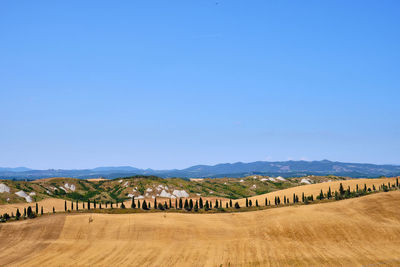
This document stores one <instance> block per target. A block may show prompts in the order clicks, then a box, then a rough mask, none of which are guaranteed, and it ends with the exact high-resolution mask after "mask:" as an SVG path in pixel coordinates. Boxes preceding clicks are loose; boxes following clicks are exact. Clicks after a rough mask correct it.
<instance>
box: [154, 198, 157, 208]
mask: <svg viewBox="0 0 400 267" xmlns="http://www.w3.org/2000/svg"><path fill="white" fill-rule="evenodd" d="M154 209H155V210H156V209H157V198H154Z"/></svg>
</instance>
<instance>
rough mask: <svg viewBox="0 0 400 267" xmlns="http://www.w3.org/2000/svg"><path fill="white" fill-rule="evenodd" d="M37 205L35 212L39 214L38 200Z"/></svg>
mask: <svg viewBox="0 0 400 267" xmlns="http://www.w3.org/2000/svg"><path fill="white" fill-rule="evenodd" d="M35 206H36V209H35V211H36V212H35V213H36V214H39V206H38V203H37V202H36V205H35Z"/></svg>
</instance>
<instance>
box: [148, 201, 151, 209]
mask: <svg viewBox="0 0 400 267" xmlns="http://www.w3.org/2000/svg"><path fill="white" fill-rule="evenodd" d="M147 208H148V209H151V204H150V201H149V203H148V204H147Z"/></svg>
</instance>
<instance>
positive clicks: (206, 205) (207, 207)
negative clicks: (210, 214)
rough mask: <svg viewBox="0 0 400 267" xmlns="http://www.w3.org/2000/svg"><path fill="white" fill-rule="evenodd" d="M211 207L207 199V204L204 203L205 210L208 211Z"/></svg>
mask: <svg viewBox="0 0 400 267" xmlns="http://www.w3.org/2000/svg"><path fill="white" fill-rule="evenodd" d="M209 209H210V207H209V205H208V200H206V204H205V205H204V210H205V211H207V210H209Z"/></svg>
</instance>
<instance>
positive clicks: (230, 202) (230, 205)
mask: <svg viewBox="0 0 400 267" xmlns="http://www.w3.org/2000/svg"><path fill="white" fill-rule="evenodd" d="M229 207H231V208H232V207H233V206H232V199H229Z"/></svg>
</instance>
